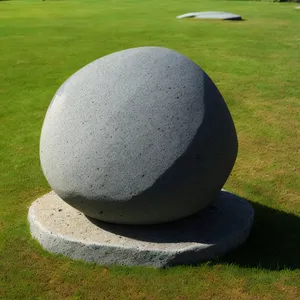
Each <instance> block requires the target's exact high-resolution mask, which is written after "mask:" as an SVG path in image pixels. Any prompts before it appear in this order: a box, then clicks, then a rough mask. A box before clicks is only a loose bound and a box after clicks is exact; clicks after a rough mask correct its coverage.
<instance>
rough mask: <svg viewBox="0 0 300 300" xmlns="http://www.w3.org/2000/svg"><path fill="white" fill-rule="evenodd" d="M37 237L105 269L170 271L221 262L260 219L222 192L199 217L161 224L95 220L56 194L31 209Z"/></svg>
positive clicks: (58, 250) (242, 202) (56, 249)
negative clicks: (214, 260)
mask: <svg viewBox="0 0 300 300" xmlns="http://www.w3.org/2000/svg"><path fill="white" fill-rule="evenodd" d="M28 218H29V222H30V229H31V234H32V236H33V237H34V238H36V239H37V240H38V241H39V243H40V244H41V245H42V246H43V247H44V248H45V249H47V250H49V251H50V252H53V253H60V254H63V255H66V256H68V257H71V258H73V259H80V260H84V261H88V262H96V263H98V264H101V265H114V264H115V265H128V266H151V267H164V266H172V265H178V264H195V263H199V262H200V261H204V260H208V259H212V258H215V257H217V256H219V255H222V254H224V253H226V252H227V251H229V250H231V249H233V248H235V247H237V246H238V245H240V244H241V243H243V242H244V241H245V240H246V239H247V237H248V235H249V233H250V230H251V226H252V223H253V218H254V211H253V209H252V206H251V205H250V204H249V202H247V201H246V200H245V199H243V198H240V197H238V196H236V195H234V194H231V193H228V192H225V191H222V192H221V193H220V196H219V197H218V199H217V200H216V201H215V202H214V203H213V204H211V205H210V206H209V207H207V208H205V209H204V210H202V211H201V212H199V213H198V214H195V215H193V216H190V217H188V218H185V219H182V220H179V221H175V222H171V223H167V224H161V225H147V226H137V225H135V226H133V225H117V224H109V223H105V222H100V221H97V220H89V219H88V218H87V217H86V216H85V215H84V214H82V213H81V212H79V211H77V210H75V209H74V208H72V207H71V206H69V205H68V204H66V203H65V202H64V201H62V200H61V199H60V198H59V197H58V196H57V195H56V194H55V193H54V192H51V193H49V194H47V195H45V196H43V197H41V198H39V199H37V200H36V201H35V202H34V203H33V204H32V205H31V207H30V209H29V215H28Z"/></svg>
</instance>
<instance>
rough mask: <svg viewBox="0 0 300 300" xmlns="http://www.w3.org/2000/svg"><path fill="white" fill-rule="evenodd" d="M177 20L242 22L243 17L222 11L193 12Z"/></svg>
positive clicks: (178, 17)
mask: <svg viewBox="0 0 300 300" xmlns="http://www.w3.org/2000/svg"><path fill="white" fill-rule="evenodd" d="M176 18H177V19H186V18H194V19H216V20H242V17H241V16H239V15H236V14H232V13H227V12H222V11H204V12H191V13H187V14H184V15H180V16H177V17H176Z"/></svg>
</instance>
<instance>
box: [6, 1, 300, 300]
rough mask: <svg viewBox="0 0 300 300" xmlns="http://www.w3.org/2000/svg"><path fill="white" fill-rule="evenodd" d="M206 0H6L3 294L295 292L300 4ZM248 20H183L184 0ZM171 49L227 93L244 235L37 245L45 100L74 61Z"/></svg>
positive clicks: (265, 295) (246, 295) (298, 271)
mask: <svg viewBox="0 0 300 300" xmlns="http://www.w3.org/2000/svg"><path fill="white" fill-rule="evenodd" d="M294 6H295V4H285V3H284V4H281V3H269V2H250V1H227V2H226V1H217V0H215V1H213V0H210V1H209V0H202V1H200V0H193V1H191V0H189V1H183V0H164V1H162V0H127V1H121V0H105V1H104V0H98V1H96V0H95V1H0V50H1V55H0V103H1V108H0V114H1V122H0V123H1V124H0V126H1V128H0V134H1V136H0V143H1V153H0V155H1V157H0V163H1V172H0V185H1V191H0V193H1V198H0V299H162V300H164V299H178V300H179V299H182V300H183V299H211V298H215V299H297V298H298V299H300V250H299V248H300V193H299V192H300V178H299V175H300V138H299V134H300V11H297V10H295V9H294ZM201 10H218V11H228V12H232V13H237V14H241V15H242V17H243V18H244V19H245V21H242V22H227V21H203V20H202V21H195V20H177V19H176V18H175V16H177V15H179V14H183V13H186V12H190V11H201ZM145 45H156V46H164V47H168V48H172V49H174V50H177V51H179V52H181V53H182V54H184V55H186V56H187V57H189V58H191V59H192V60H194V61H195V62H196V63H198V64H199V65H200V66H201V67H202V68H203V69H204V70H205V71H206V72H207V73H208V75H209V76H210V77H211V78H212V80H213V81H214V82H215V83H216V85H217V86H218V88H219V89H220V91H221V92H222V94H223V96H224V98H225V100H226V102H227V104H228V107H229V109H230V111H231V114H232V117H233V119H234V122H235V125H236V128H237V133H238V138H239V154H238V159H237V162H236V164H235V167H234V170H233V172H232V174H231V177H230V178H229V179H228V182H227V183H226V186H225V188H226V189H228V190H230V191H232V192H234V193H237V194H239V195H241V196H243V197H245V198H247V199H249V200H250V201H251V203H252V204H253V206H254V208H255V211H256V218H255V223H254V227H253V231H252V234H251V236H250V238H249V240H248V242H247V243H246V244H245V245H244V246H243V247H241V248H239V249H237V250H236V251H234V252H232V253H231V254H229V255H227V256H226V257H222V258H220V259H219V260H217V261H213V262H209V263H206V264H201V265H199V266H194V267H176V268H168V269H161V270H155V269H150V268H149V269H148V268H127V267H110V268H104V267H101V266H97V265H94V264H87V263H83V262H75V261H71V260H69V259H67V258H64V257H62V256H55V255H52V254H48V253H47V252H45V251H44V250H43V249H41V247H40V246H39V244H38V243H37V242H35V241H34V240H33V239H31V237H30V233H29V227H28V223H27V212H28V207H29V206H30V204H31V202H32V201H33V200H34V199H35V198H37V197H38V196H40V195H42V194H44V193H47V192H48V191H49V190H50V187H49V186H48V184H47V182H46V180H45V178H44V177H43V174H42V172H41V169H40V165H39V153H38V152H39V136H40V130H41V126H42V122H43V118H44V115H45V113H46V110H47V107H48V105H49V103H50V101H51V98H52V96H53V95H54V93H55V91H56V90H57V89H58V87H59V86H60V85H61V84H62V83H63V82H64V80H65V79H67V78H68V77H69V76H70V75H71V74H72V73H73V72H75V71H76V70H78V69H79V68H81V67H82V66H84V65H85V64H87V63H89V62H90V61H92V60H94V59H97V58H99V57H101V56H103V55H106V54H109V53H111V52H114V51H118V50H121V49H125V48H130V47H136V46H145Z"/></svg>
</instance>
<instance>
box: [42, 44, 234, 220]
mask: <svg viewBox="0 0 300 300" xmlns="http://www.w3.org/2000/svg"><path fill="white" fill-rule="evenodd" d="M237 148H238V146H237V136H236V131H235V127H234V123H233V121H232V118H231V115H230V113H229V110H228V108H227V106H226V103H225V101H224V100H223V98H222V96H221V94H220V92H219V91H218V89H217V88H216V86H215V85H214V83H213V82H212V80H211V79H210V78H209V77H208V76H207V75H206V73H205V72H204V71H203V70H202V69H201V68H200V67H199V66H198V65H197V64H195V63H194V62H193V61H191V60H190V59H189V58H187V57H185V56H184V55H182V54H180V53H178V52H176V51H173V50H170V49H166V48H161V47H139V48H132V49H127V50H123V51H119V52H115V53H113V54H110V55H107V56H104V57H102V58H100V59H97V60H95V61H93V62H92V63H90V64H88V65H86V66H85V67H83V68H82V69H80V70H79V71H77V72H76V73H74V74H73V75H72V76H71V77H70V78H69V79H67V80H66V81H65V82H64V83H63V85H62V86H61V87H60V88H59V89H58V91H57V92H56V94H55V95H54V97H53V99H52V102H51V103H50V106H49V108H48V111H47V114H46V117H45V120H44V124H43V127H42V133H41V139H40V160H41V166H42V170H43V172H44V175H45V177H46V179H47V181H48V182H49V184H50V186H51V187H52V189H53V190H54V191H55V192H56V193H57V195H58V196H59V197H60V198H61V199H63V200H64V201H65V202H67V203H68V204H69V205H71V206H73V207H74V208H76V209H78V210H79V211H81V212H82V213H84V214H85V215H87V216H89V217H91V218H95V219H98V220H101V221H106V222H111V223H119V224H157V223H164V222H169V221H173V220H177V219H180V218H183V217H186V216H189V215H191V214H193V213H196V212H198V211H199V210H201V209H203V208H204V207H206V206H207V205H209V204H210V203H211V202H212V201H213V200H214V199H215V198H216V197H218V195H219V193H220V191H221V188H222V187H223V185H224V183H225V182H226V180H227V178H228V176H229V174H230V172H231V170H232V168H233V165H234V162H235V159H236V156H237Z"/></svg>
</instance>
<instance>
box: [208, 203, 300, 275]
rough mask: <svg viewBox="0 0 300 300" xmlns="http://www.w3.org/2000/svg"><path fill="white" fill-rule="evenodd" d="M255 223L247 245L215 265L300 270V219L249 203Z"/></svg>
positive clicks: (219, 260)
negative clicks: (224, 264)
mask: <svg viewBox="0 0 300 300" xmlns="http://www.w3.org/2000/svg"><path fill="white" fill-rule="evenodd" d="M249 202H250V203H251V205H252V206H253V208H254V210H255V219H254V224H253V228H252V232H251V234H250V237H249V239H248V241H247V242H246V243H245V244H244V245H242V246H241V247H239V248H238V249H236V250H234V251H232V252H230V253H229V254H227V255H226V256H223V257H222V258H220V259H218V260H217V261H215V262H213V264H218V263H232V264H235V265H238V266H241V267H251V268H253V267H257V268H263V269H268V270H280V269H285V268H288V269H291V270H293V269H299V268H300V255H299V250H300V249H299V248H300V218H299V217H297V216H295V215H293V214H289V213H286V212H282V211H279V210H276V209H272V208H270V207H267V206H264V205H261V204H258V203H255V202H252V201H249Z"/></svg>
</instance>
